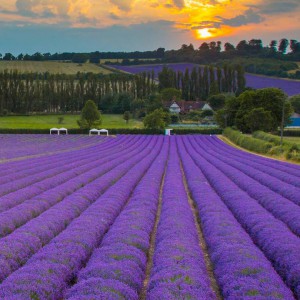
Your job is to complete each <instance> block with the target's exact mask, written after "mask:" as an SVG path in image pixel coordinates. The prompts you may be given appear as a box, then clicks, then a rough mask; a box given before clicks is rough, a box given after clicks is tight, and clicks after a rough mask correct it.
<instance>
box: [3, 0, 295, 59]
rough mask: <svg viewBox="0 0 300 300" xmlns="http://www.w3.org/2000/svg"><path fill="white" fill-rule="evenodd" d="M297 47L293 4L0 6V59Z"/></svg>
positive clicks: (141, 0)
mask: <svg viewBox="0 0 300 300" xmlns="http://www.w3.org/2000/svg"><path fill="white" fill-rule="evenodd" d="M283 37H285V38H288V39H291V38H293V39H296V40H300V0H283V1H279V0H239V1H237V0H1V2H0V38H1V42H0V53H6V52H11V53H13V54H19V53H21V52H23V53H29V54H32V53H35V52H37V51H39V52H42V53H44V52H51V53H54V52H64V51H72V52H73V51H74V52H80V51H81V52H85V51H87V52H90V51H96V50H98V51H132V50H154V49H157V48H158V47H164V48H166V49H178V48H180V46H181V45H182V44H189V43H193V44H194V46H195V47H199V45H200V44H201V43H202V42H203V41H211V40H215V41H217V40H220V41H223V42H226V41H229V42H231V43H233V44H235V45H236V44H237V42H238V41H240V40H242V39H246V40H250V39H252V38H261V39H262V40H263V42H264V44H268V43H269V42H270V40H272V39H277V40H279V39H281V38H283Z"/></svg>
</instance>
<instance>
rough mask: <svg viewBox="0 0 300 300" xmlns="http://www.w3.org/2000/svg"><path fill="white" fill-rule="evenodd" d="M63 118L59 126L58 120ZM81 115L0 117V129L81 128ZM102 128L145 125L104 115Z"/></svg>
mask: <svg viewBox="0 0 300 300" xmlns="http://www.w3.org/2000/svg"><path fill="white" fill-rule="evenodd" d="M59 117H63V122H62V123H61V124H59V122H58V118H59ZM79 119H80V115H36V116H4V117H0V129H50V128H53V127H58V128H61V127H64V128H67V129H70V128H79V127H78V125H77V122H76V121H77V120H79ZM102 119H103V120H102V124H101V125H100V126H98V127H101V128H106V129H109V128H143V123H142V122H141V121H138V120H129V123H128V124H126V121H125V120H123V115H113V114H108V115H102Z"/></svg>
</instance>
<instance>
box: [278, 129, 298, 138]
mask: <svg viewBox="0 0 300 300" xmlns="http://www.w3.org/2000/svg"><path fill="white" fill-rule="evenodd" d="M277 135H280V131H278V132H277ZM283 136H295V137H300V130H299V129H285V130H284V132H283Z"/></svg>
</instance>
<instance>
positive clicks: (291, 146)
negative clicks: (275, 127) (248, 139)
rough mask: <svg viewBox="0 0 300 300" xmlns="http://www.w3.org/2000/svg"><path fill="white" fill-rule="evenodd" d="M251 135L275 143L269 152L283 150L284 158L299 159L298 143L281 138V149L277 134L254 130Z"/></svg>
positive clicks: (273, 152) (299, 145)
mask: <svg viewBox="0 0 300 300" xmlns="http://www.w3.org/2000/svg"><path fill="white" fill-rule="evenodd" d="M253 137H254V138H257V139H260V140H264V141H267V142H271V143H273V144H274V145H276V146H275V147H273V148H272V150H271V152H270V153H271V154H280V153H281V151H282V150H283V151H284V154H285V157H286V159H292V160H296V161H300V143H294V142H291V141H288V140H285V139H283V141H282V145H283V149H281V147H280V137H279V136H276V135H273V134H269V133H266V132H263V131H256V132H254V133H253Z"/></svg>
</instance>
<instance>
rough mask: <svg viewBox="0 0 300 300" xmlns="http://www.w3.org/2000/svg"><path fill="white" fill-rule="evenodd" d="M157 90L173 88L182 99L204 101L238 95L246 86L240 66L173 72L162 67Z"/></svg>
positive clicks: (209, 67) (205, 67) (199, 68)
mask: <svg viewBox="0 0 300 300" xmlns="http://www.w3.org/2000/svg"><path fill="white" fill-rule="evenodd" d="M158 79H159V89H160V90H163V89H166V88H175V89H180V90H181V91H182V99H185V100H192V101H193V100H197V99H198V100H206V99H207V98H208V97H209V96H211V95H215V94H220V93H234V94H237V95H239V94H240V93H241V92H243V91H244V89H245V85H246V79H245V72H244V69H243V67H242V66H241V65H238V66H235V67H234V66H229V65H224V66H223V67H222V68H220V67H218V68H214V67H213V66H204V67H195V68H193V69H192V71H189V70H188V69H186V70H185V72H181V71H178V72H175V71H173V70H172V69H170V68H167V67H164V68H163V70H162V72H160V73H159V76H158Z"/></svg>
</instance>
